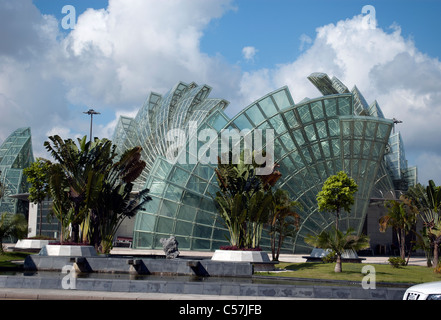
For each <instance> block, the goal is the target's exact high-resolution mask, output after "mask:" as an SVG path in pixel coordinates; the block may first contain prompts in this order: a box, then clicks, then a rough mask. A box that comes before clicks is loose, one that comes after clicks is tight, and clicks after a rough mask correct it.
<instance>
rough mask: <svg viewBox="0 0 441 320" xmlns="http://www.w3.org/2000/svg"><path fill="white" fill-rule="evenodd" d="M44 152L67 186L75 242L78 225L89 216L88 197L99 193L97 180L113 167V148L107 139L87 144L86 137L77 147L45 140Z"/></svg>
mask: <svg viewBox="0 0 441 320" xmlns="http://www.w3.org/2000/svg"><path fill="white" fill-rule="evenodd" d="M44 146H45V147H46V149H47V150H48V151H49V152H50V154H51V155H52V157H53V158H54V159H55V160H56V161H57V162H58V165H59V166H60V169H61V170H62V173H63V175H64V177H65V179H66V182H67V185H68V196H69V199H70V201H71V202H72V204H73V213H74V214H73V216H72V217H71V218H72V220H71V221H70V223H71V228H72V239H71V240H72V241H73V242H78V241H79V235H80V225H81V222H83V221H84V219H85V217H86V216H87V215H88V213H89V208H88V203H91V202H93V201H94V199H92V198H91V197H92V196H93V195H96V193H93V192H91V190H92V189H93V190H99V188H100V186H99V185H98V184H99V182H100V179H99V178H98V175H100V174H103V172H105V171H106V170H107V168H108V167H109V166H111V165H112V164H113V159H114V157H115V156H116V152H115V149H116V146H113V145H112V142H111V141H110V140H107V139H103V140H99V139H97V138H95V140H94V141H89V142H88V141H87V137H86V136H85V137H83V138H82V139H78V146H77V144H76V143H75V142H74V141H73V140H72V139H67V140H62V139H61V137H59V136H58V135H56V136H51V137H49V141H46V142H45V143H44Z"/></svg>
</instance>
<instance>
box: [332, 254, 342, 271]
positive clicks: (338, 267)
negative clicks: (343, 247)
mask: <svg viewBox="0 0 441 320" xmlns="http://www.w3.org/2000/svg"><path fill="white" fill-rule="evenodd" d="M334 272H342V267H341V253H337V262H336V263H335V268H334Z"/></svg>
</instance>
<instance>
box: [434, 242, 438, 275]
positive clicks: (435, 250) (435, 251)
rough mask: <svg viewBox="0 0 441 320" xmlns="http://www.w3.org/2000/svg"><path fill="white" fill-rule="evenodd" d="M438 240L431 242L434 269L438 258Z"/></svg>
mask: <svg viewBox="0 0 441 320" xmlns="http://www.w3.org/2000/svg"><path fill="white" fill-rule="evenodd" d="M438 247H439V244H438V241H434V242H433V267H434V268H435V269H436V268H437V267H438V260H439V254H438Z"/></svg>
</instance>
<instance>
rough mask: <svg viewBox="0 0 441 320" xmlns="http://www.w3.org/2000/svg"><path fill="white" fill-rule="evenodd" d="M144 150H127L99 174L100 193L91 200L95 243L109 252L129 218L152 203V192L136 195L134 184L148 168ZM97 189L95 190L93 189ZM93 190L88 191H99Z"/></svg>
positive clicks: (145, 190)
mask: <svg viewBox="0 0 441 320" xmlns="http://www.w3.org/2000/svg"><path fill="white" fill-rule="evenodd" d="M141 151H142V149H141V147H134V148H132V149H129V150H127V151H126V152H125V153H124V154H123V155H122V156H121V157H120V159H119V161H118V162H116V163H115V164H113V165H112V166H111V167H110V168H109V170H108V171H107V172H105V174H102V175H99V176H98V179H99V180H100V181H99V183H97V185H99V186H100V189H99V190H98V193H97V194H96V195H94V196H91V197H90V198H93V199H95V202H94V203H91V204H90V207H91V210H90V222H89V223H90V227H91V234H90V239H91V240H92V241H91V242H92V243H94V244H95V246H98V247H100V248H101V251H102V252H103V253H108V252H109V251H110V249H111V248H112V243H113V237H114V235H115V233H116V231H117V230H118V228H119V226H120V225H121V223H122V222H123V221H124V220H125V219H126V218H129V219H130V218H132V217H134V216H135V215H136V213H137V211H138V210H139V209H140V208H142V206H143V205H144V204H145V203H147V202H148V201H151V200H152V198H151V197H150V196H148V192H149V190H148V189H143V190H141V191H139V192H133V186H134V184H133V182H134V181H135V180H136V179H137V178H138V177H139V176H140V174H141V172H142V171H143V169H144V168H145V166H146V163H145V162H144V161H142V160H141ZM92 189H93V188H92ZM92 189H90V190H89V191H88V192H95V191H94V190H92Z"/></svg>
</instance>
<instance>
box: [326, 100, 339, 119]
mask: <svg viewBox="0 0 441 320" xmlns="http://www.w3.org/2000/svg"><path fill="white" fill-rule="evenodd" d="M324 104H325V111H326V114H327V116H328V117H332V116H336V115H337V104H336V99H326V100H324Z"/></svg>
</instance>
